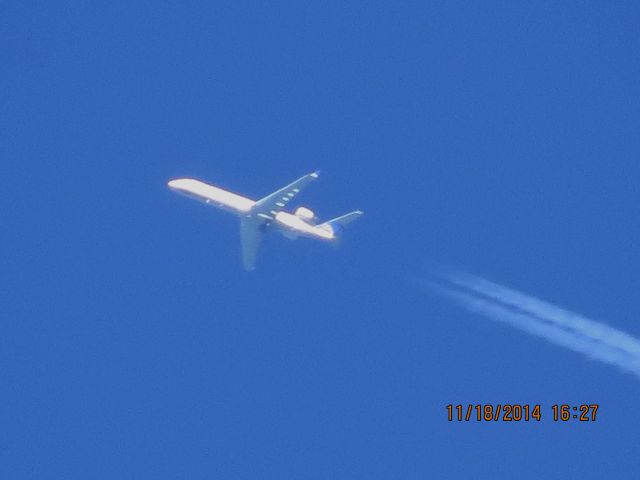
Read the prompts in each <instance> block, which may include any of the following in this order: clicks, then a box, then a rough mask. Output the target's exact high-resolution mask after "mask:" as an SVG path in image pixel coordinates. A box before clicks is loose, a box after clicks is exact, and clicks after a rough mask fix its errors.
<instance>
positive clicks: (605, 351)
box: [424, 269, 640, 377]
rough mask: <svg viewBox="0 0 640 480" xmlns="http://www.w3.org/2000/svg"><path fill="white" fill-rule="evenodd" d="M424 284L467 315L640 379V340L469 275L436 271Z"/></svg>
mask: <svg viewBox="0 0 640 480" xmlns="http://www.w3.org/2000/svg"><path fill="white" fill-rule="evenodd" d="M433 274H434V275H435V277H436V278H437V279H439V280H440V281H441V282H442V284H440V283H435V282H424V283H425V284H426V285H427V286H428V287H429V288H431V289H432V290H434V291H435V292H436V293H438V294H440V295H442V296H444V297H446V298H449V299H451V300H453V301H455V302H456V303H457V304H459V305H460V306H462V307H464V308H465V309H467V310H469V311H471V312H474V313H478V314H480V315H483V316H485V317H487V318H490V319H492V320H495V321H499V322H502V323H505V324H508V325H511V326H512V327H515V328H518V329H520V330H522V331H525V332H527V333H530V334H532V335H535V336H538V337H541V338H544V339H546V340H548V341H549V342H551V343H554V344H556V345H559V346H562V347H565V348H568V349H570V350H573V351H576V352H579V353H582V354H584V355H586V356H588V357H590V358H593V359H595V360H600V361H601V362H604V363H608V364H610V365H614V366H617V367H618V368H620V369H622V370H624V371H626V372H629V373H633V374H635V375H636V376H638V377H640V340H638V339H636V338H635V337H633V336H631V335H629V334H626V333H624V332H621V331H619V330H616V329H615V328H612V327H610V326H608V325H606V324H604V323H601V322H597V321H595V320H590V319H588V318H585V317H583V316H581V315H578V314H576V313H574V312H571V311H569V310H566V309H564V308H560V307H557V306H555V305H553V304H551V303H548V302H545V301H543V300H540V299H538V298H535V297H532V296H529V295H526V294H524V293H522V292H519V291H517V290H513V289H510V288H507V287H504V286H502V285H499V284H497V283H494V282H490V281H489V280H486V279H484V278H481V277H477V276H475V275H471V274H469V273H463V272H455V271H446V270H441V269H438V270H434V271H433Z"/></svg>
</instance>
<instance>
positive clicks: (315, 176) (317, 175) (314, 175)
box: [309, 170, 320, 178]
mask: <svg viewBox="0 0 640 480" xmlns="http://www.w3.org/2000/svg"><path fill="white" fill-rule="evenodd" d="M309 175H311V176H312V177H313V178H318V177H319V176H320V170H316V171H315V172H313V173H310V174H309Z"/></svg>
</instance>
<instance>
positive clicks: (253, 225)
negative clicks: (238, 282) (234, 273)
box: [240, 217, 264, 270]
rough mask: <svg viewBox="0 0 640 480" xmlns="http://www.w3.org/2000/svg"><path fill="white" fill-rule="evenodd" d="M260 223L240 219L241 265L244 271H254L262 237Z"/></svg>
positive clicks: (251, 219)
mask: <svg viewBox="0 0 640 480" xmlns="http://www.w3.org/2000/svg"><path fill="white" fill-rule="evenodd" d="M262 223H263V222H262V221H260V220H259V219H256V218H252V217H241V218H240V242H241V243H242V264H243V266H244V269H245V270H255V268H256V257H257V255H258V249H259V248H260V242H261V241H262V235H264V232H263V231H262V230H261V225H262Z"/></svg>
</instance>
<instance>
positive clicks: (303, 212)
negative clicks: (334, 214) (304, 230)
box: [295, 207, 316, 223]
mask: <svg viewBox="0 0 640 480" xmlns="http://www.w3.org/2000/svg"><path fill="white" fill-rule="evenodd" d="M295 215H296V217H298V218H301V219H302V220H304V221H305V222H309V223H311V222H313V221H314V220H315V218H316V214H315V213H313V210H309V209H308V208H306V207H298V208H297V210H296V212H295Z"/></svg>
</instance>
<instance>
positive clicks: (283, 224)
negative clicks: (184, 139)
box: [167, 178, 337, 241]
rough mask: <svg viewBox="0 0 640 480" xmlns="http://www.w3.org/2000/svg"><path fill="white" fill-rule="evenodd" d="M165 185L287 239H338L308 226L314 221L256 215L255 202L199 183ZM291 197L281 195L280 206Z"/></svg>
mask: <svg viewBox="0 0 640 480" xmlns="http://www.w3.org/2000/svg"><path fill="white" fill-rule="evenodd" d="M167 185H168V186H169V188H171V189H172V190H173V191H175V192H177V193H180V194H182V195H185V196H188V197H191V198H193V199H195V200H198V201H200V202H203V203H205V204H207V205H211V206H212V207H217V208H221V209H223V210H227V211H229V212H231V213H235V214H236V215H238V216H241V217H245V218H255V219H256V220H260V221H262V222H263V225H264V228H265V229H275V230H279V231H280V232H281V233H282V234H283V235H284V236H285V237H287V238H297V237H309V238H316V239H318V240H327V241H333V240H336V239H337V236H336V232H334V231H333V228H332V227H331V225H326V224H325V225H314V224H313V223H310V220H313V218H309V219H304V218H301V217H300V216H298V215H294V214H292V213H289V212H285V211H282V210H280V211H275V210H274V211H270V212H259V213H255V212H253V211H252V209H253V207H254V206H255V205H256V203H257V202H256V201H254V200H251V199H250V198H247V197H243V196H242V195H238V194H237V193H233V192H230V191H228V190H224V189H222V188H219V187H216V186H214V185H210V184H208V183H205V182H202V181H200V180H196V179H193V178H178V179H175V180H171V181H169V182H168V184H167ZM290 197H293V194H291V195H290ZM290 197H288V196H287V195H285V196H283V197H282V199H281V203H283V205H284V204H286V202H288V201H289V199H290ZM301 210H302V209H301ZM304 210H306V209H304ZM306 211H308V210H306Z"/></svg>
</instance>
